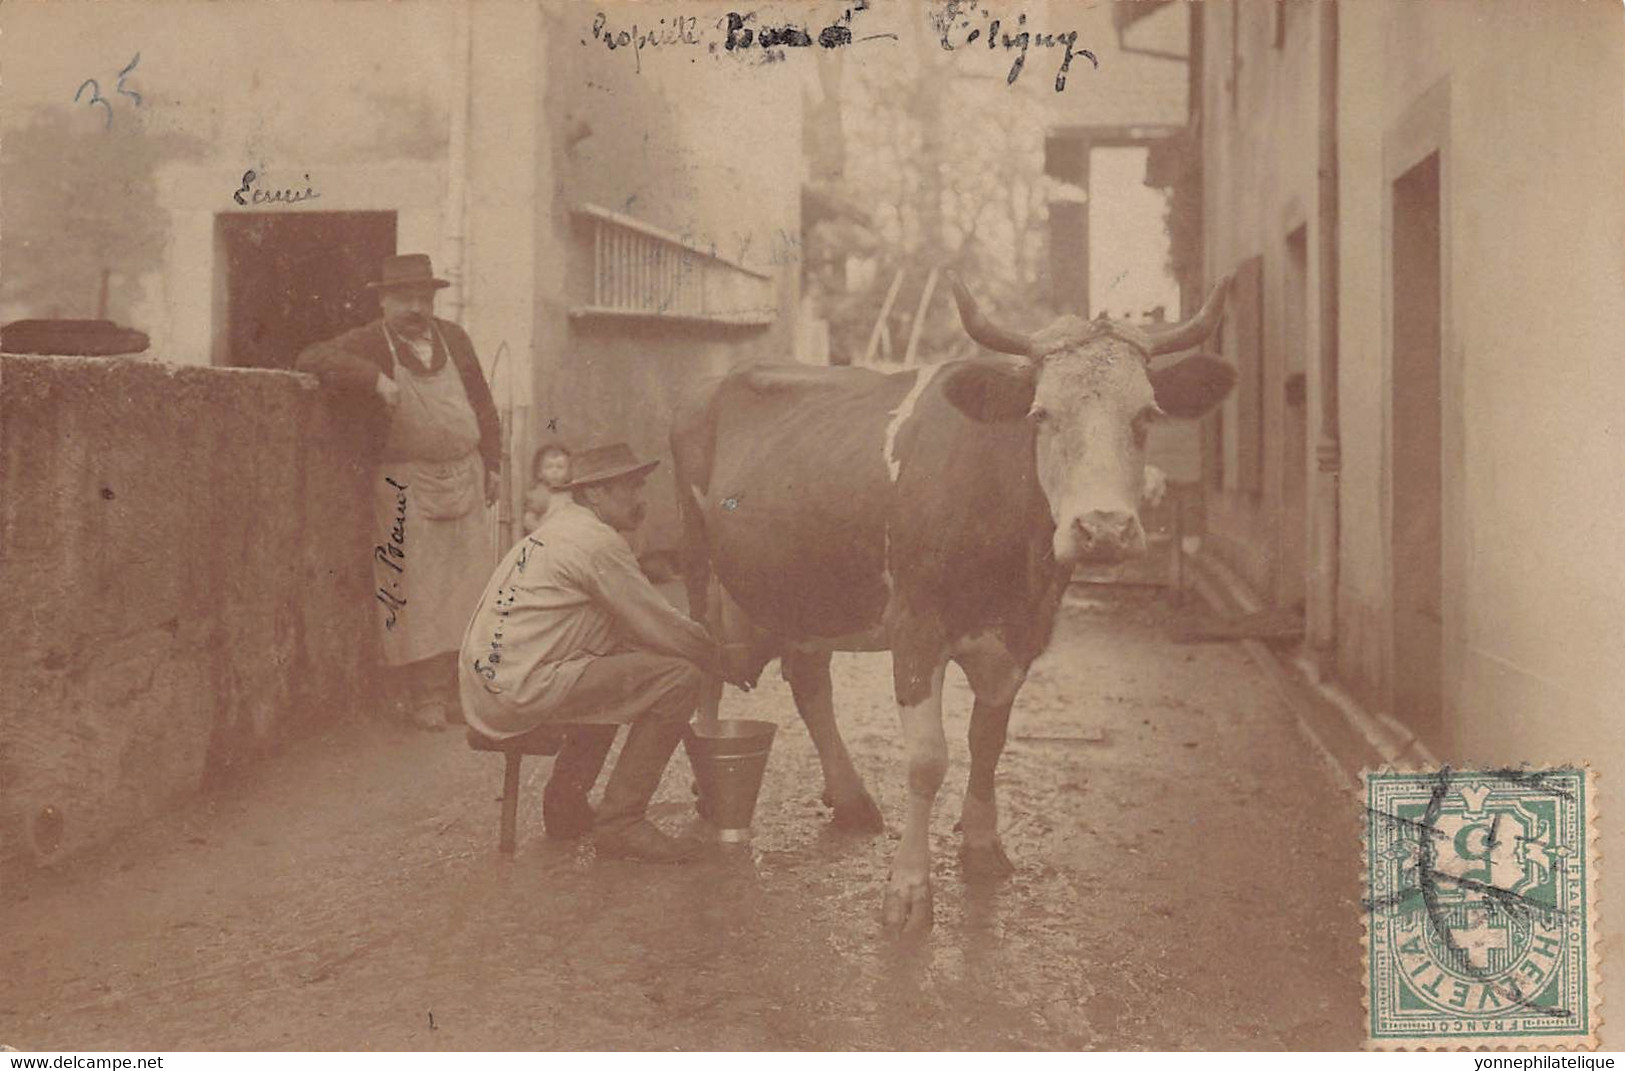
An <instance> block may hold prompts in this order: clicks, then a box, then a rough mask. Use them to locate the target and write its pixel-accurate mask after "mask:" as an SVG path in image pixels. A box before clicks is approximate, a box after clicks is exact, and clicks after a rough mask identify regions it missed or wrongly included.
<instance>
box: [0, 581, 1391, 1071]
mask: <svg viewBox="0 0 1625 1071" xmlns="http://www.w3.org/2000/svg"><path fill="white" fill-rule="evenodd" d="M1176 624H1177V615H1175V614H1174V613H1173V612H1171V611H1170V610H1168V609H1166V608H1165V607H1164V605H1163V603H1162V602H1161V601H1160V597H1158V596H1154V595H1151V594H1148V593H1145V592H1134V591H1129V592H1126V593H1119V594H1116V595H1112V596H1110V597H1107V596H1106V595H1105V593H1104V591H1103V589H1090V590H1089V591H1087V592H1081V593H1076V594H1073V595H1070V596H1069V597H1068V601H1067V605H1066V606H1065V608H1064V609H1063V611H1062V614H1061V618H1060V621H1059V623H1058V628H1057V633H1056V640H1055V643H1054V646H1053V647H1052V649H1051V650H1050V652H1049V653H1048V654H1047V655H1046V656H1045V657H1044V658H1043V659H1042V660H1040V661H1039V662H1038V663H1037V664H1036V665H1035V666H1034V667H1033V671H1032V673H1031V676H1030V678H1029V681H1028V684H1027V686H1026V687H1025V689H1024V690H1023V691H1022V694H1021V697H1020V698H1019V699H1018V700H1017V704H1016V710H1015V715H1014V717H1013V718H1012V722H1011V739H1010V744H1009V747H1008V749H1007V750H1006V752H1005V756H1004V760H1003V763H1002V764H1001V766H1000V771H999V790H1000V792H1001V805H1002V808H1003V814H1002V817H1001V827H1002V828H1003V829H1004V831H1005V834H1004V836H1005V844H1006V847H1007V849H1008V851H1009V853H1010V855H1011V858H1012V859H1013V860H1014V861H1015V862H1016V864H1017V866H1018V867H1019V872H1018V874H1017V875H1016V876H1015V877H1014V878H1012V879H1010V880H1009V881H1006V882H1004V883H1002V884H1000V885H998V886H996V887H992V888H973V887H969V886H966V885H965V884H964V883H962V882H961V881H960V878H959V874H958V866H957V862H956V860H955V854H954V852H955V848H956V846H957V836H956V834H954V832H953V824H954V821H955V819H956V818H957V816H958V813H959V801H960V798H961V795H962V793H963V790H964V782H965V773H966V763H967V757H966V748H965V743H964V734H965V728H966V725H967V722H968V720H969V711H970V697H969V692H968V690H967V689H966V688H965V686H964V681H963V679H962V678H961V677H960V676H959V675H958V671H957V670H953V669H950V671H949V696H948V701H947V703H946V717H947V721H948V727H949V741H950V746H951V755H952V760H953V762H952V768H951V770H950V773H949V776H948V782H947V784H946V786H945V788H944V792H943V795H942V796H941V797H940V798H939V800H938V804H937V811H936V818H935V822H934V825H933V838H932V839H933V850H934V853H935V854H934V858H935V868H934V877H935V882H936V887H937V893H936V928H935V930H934V931H933V932H932V933H931V934H930V935H929V936H927V937H925V938H924V939H923V940H917V941H906V942H904V941H899V940H896V939H892V938H888V937H886V936H885V935H883V934H882V933H881V930H880V926H879V909H880V902H881V895H882V891H883V888H884V883H885V879H886V867H887V860H888V858H889V856H890V853H891V851H892V850H893V848H894V847H895V844H896V839H895V838H896V836H897V830H896V829H895V828H894V829H893V830H892V831H891V832H890V833H889V834H888V835H883V836H877V837H863V836H859V837H852V836H843V835H837V834H835V833H833V832H831V831H830V830H829V828H828V821H827V819H828V814H827V812H826V811H825V810H824V808H823V807H822V806H821V805H820V804H819V802H818V796H819V790H820V787H821V783H820V778H819V774H818V765H817V761H816V759H815V758H814V754H813V750H812V746H811V743H810V742H809V741H808V739H807V736H806V734H805V732H803V731H802V730H801V728H800V726H799V723H798V722H797V721H796V719H795V714H794V708H793V707H792V705H791V703H790V698H789V691H788V689H787V688H786V687H785V686H784V684H783V682H782V681H780V680H779V679H778V676H777V672H776V670H775V669H770V670H769V672H768V673H767V674H766V675H764V677H763V681H762V687H761V688H760V689H758V690H757V691H756V692H754V693H752V694H750V695H740V694H738V693H730V694H729V696H728V697H727V699H726V701H725V706H724V709H723V714H724V716H733V717H757V718H769V719H772V720H775V721H777V722H779V723H780V725H781V731H780V733H779V737H778V741H777V743H776V744H775V745H774V749H773V753H772V759H771V762H770V765H769V768H768V775H767V776H768V780H767V783H766V785H765V786H764V788H763V791H762V799H761V802H760V804H759V806H758V809H757V820H756V837H755V841H754V843H753V844H752V845H750V846H749V847H745V848H736V849H731V850H719V853H718V855H717V856H716V857H715V858H713V859H710V860H708V861H706V862H704V863H701V864H698V865H695V866H690V867H665V868H660V867H651V866H648V865H643V864H637V863H628V862H610V861H604V862H600V861H598V860H597V859H595V858H594V856H593V853H592V850H591V847H590V846H589V845H587V844H581V845H575V846H561V845H558V844H555V843H553V842H550V841H548V840H546V839H544V838H543V837H542V835H541V822H540V799H541V787H542V785H543V783H544V781H545V779H546V775H547V772H548V768H549V765H550V763H549V760H546V759H532V760H529V761H527V763H526V766H525V773H524V782H525V795H524V799H523V803H522V805H521V812H520V830H519V834H520V842H519V849H518V852H517V853H516V854H515V855H514V856H513V857H512V858H505V857H502V856H499V855H498V854H497V852H496V850H495V847H496V833H497V829H496V826H497V806H496V803H495V797H496V796H497V794H498V793H499V791H500V784H501V760H500V758H499V757H497V756H494V755H489V754H478V753H473V752H470V751H469V750H467V748H466V747H465V746H464V744H463V742H462V738H461V734H460V733H450V732H447V733H440V734H421V733H410V732H407V731H405V730H399V729H395V728H392V727H384V726H371V725H359V726H349V727H345V728H342V729H336V730H334V731H332V732H329V733H327V734H326V735H323V736H321V737H319V738H315V739H311V740H307V741H304V742H301V743H300V744H298V745H296V746H294V747H292V748H290V749H289V750H288V751H287V752H286V753H285V754H283V755H281V756H279V757H277V758H275V759H273V760H271V761H269V762H267V763H264V764H262V765H261V766H259V767H258V768H257V769H256V770H255V771H253V773H252V774H251V775H249V777H248V778H247V779H245V780H244V781H243V782H242V783H240V784H238V785H236V786H234V787H233V788H232V789H231V790H230V791H228V792H224V793H221V794H218V795H215V796H213V797H211V798H208V799H205V800H200V801H199V803H198V804H197V806H196V807H194V808H192V809H190V810H189V811H186V812H184V813H180V814H176V815H173V816H171V817H168V818H165V819H163V820H161V821H159V822H157V823H154V824H152V825H150V826H149V827H147V828H146V829H144V830H143V831H142V832H141V833H140V834H139V835H138V836H136V837H134V838H131V839H130V840H129V841H127V842H125V843H123V844H121V845H119V846H117V847H116V848H114V849H113V850H111V851H109V852H107V853H104V854H103V855H101V856H99V857H97V858H95V859H90V860H86V861H84V862H81V863H79V864H77V865H75V866H74V867H72V868H71V869H69V870H66V871H64V872H62V873H58V874H50V875H46V876H45V877H44V878H42V879H39V880H34V881H31V882H30V883H28V885H27V886H26V887H23V888H22V889H21V891H20V892H19V891H17V887H16V886H14V887H13V890H12V893H11V896H10V899H9V900H8V902H6V903H5V904H4V905H3V906H0V932H3V933H4V935H5V936H4V940H3V941H0V1042H3V1043H7V1044H10V1045H13V1046H16V1047H18V1048H23V1049H36V1050H38V1049H55V1050H58V1051H63V1050H82V1049H126V1050H190V1049H212V1048H228V1049H243V1048H246V1049H279V1048H292V1049H511V1048H518V1049H533V1048H547V1049H551V1048H633V1049H701V1048H705V1049H709V1048H722V1049H781V1048H788V1049H813V1048H831V1049H848V1048H922V1049H936V1048H950V1049H960V1048H1015V1049H1026V1048H1033V1049H1054V1048H1064V1049H1073V1048H1113V1049H1115V1048H1158V1049H1161V1048H1175V1049H1180V1048H1206V1049H1228V1048H1338V1049H1346V1048H1352V1047H1357V1046H1358V1044H1359V1042H1360V1038H1361V1031H1360V1022H1361V1006H1360V996H1361V994H1360V982H1359V964H1360V918H1359V914H1358V909H1357V906H1356V903H1357V896H1358V887H1357V876H1358V866H1359V839H1358V828H1359V826H1358V812H1357V810H1356V806H1355V801H1354V800H1353V799H1352V798H1351V797H1350V796H1348V795H1347V794H1346V793H1342V792H1339V791H1337V790H1334V788H1333V787H1332V782H1331V781H1330V779H1329V777H1328V776H1327V774H1326V772H1325V771H1324V770H1323V768H1322V767H1321V766H1320V765H1319V764H1318V760H1317V759H1316V758H1315V757H1314V754H1313V752H1312V751H1311V750H1310V748H1309V746H1308V745H1307V744H1306V743H1305V742H1304V741H1303V740H1302V739H1301V738H1300V737H1299V735H1298V733H1297V731H1296V729H1295V728H1294V723H1293V720H1292V716H1291V714H1290V713H1289V712H1288V711H1287V710H1286V709H1285V708H1284V707H1283V706H1282V705H1281V704H1280V703H1279V701H1278V700H1277V699H1276V697H1275V695H1274V693H1273V692H1272V691H1270V689H1269V686H1268V684H1267V683H1266V681H1265V680H1264V678H1263V677H1262V676H1261V675H1260V674H1259V673H1258V671H1257V670H1256V669H1255V668H1254V667H1253V665H1252V664H1251V663H1250V662H1249V661H1248V660H1247V657H1246V656H1245V654H1244V653H1243V652H1242V651H1241V649H1240V648H1239V647H1236V646H1234V645H1207V646H1180V645H1176V644H1174V643H1173V642H1171V640H1170V639H1169V637H1170V635H1171V633H1172V631H1173V628H1174V626H1175V625H1176ZM834 672H835V688H836V701H837V704H838V709H839V710H840V712H841V721H842V725H843V728H844V730H845V733H846V738H847V741H848V744H849V746H850V747H851V749H852V752H853V755H854V759H855V761H856V762H857V765H858V767H859V769H860V770H861V771H862V772H863V774H864V776H865V777H866V779H867V780H868V783H869V785H870V788H871V791H872V792H874V794H875V796H876V798H877V799H878V800H879V801H880V803H881V806H882V808H883V810H884V811H885V812H886V815H887V818H888V821H890V822H893V823H899V822H900V821H901V809H902V808H901V804H902V793H903V785H904V781H903V778H904V771H903V765H902V747H901V744H900V741H899V734H898V732H897V730H896V715H895V712H894V710H893V708H892V706H891V704H890V701H889V699H888V692H889V683H890V671H889V668H888V663H887V660H886V657H885V656H883V655H846V656H837V658H836V661H835V670H834ZM612 761H613V760H612ZM688 786H689V777H688V772H687V769H686V762H685V760H684V759H683V758H682V757H681V753H680V752H679V757H678V758H677V759H676V760H674V765H673V767H672V768H671V769H670V770H669V771H668V775H667V778H666V782H665V784H664V785H663V786H662V789H661V793H660V796H659V797H658V798H657V806H656V818H657V820H659V821H661V822H663V823H664V824H666V825H668V826H678V825H681V824H682V823H683V822H685V821H686V820H687V817H688V815H689V814H691V813H692V807H691V805H690V802H689V799H690V797H689V787H688Z"/></svg>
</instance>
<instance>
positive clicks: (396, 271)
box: [367, 253, 451, 290]
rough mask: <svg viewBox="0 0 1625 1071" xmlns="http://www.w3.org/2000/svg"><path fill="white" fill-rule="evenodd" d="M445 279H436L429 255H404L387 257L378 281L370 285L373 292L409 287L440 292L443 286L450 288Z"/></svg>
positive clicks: (368, 285)
mask: <svg viewBox="0 0 1625 1071" xmlns="http://www.w3.org/2000/svg"><path fill="white" fill-rule="evenodd" d="M450 285H451V284H450V283H448V282H447V281H446V280H444V279H436V278H435V276H434V267H433V266H432V265H431V264H430V263H429V254H427V253H403V254H402V255H400V256H398V257H386V258H384V263H383V266H382V268H381V269H380V271H379V278H378V281H377V282H375V283H368V284H367V287H368V288H369V289H372V290H404V289H407V288H409V287H412V288H419V289H421V288H424V287H432V288H433V289H435V290H439V289H440V288H441V287H443V286H450Z"/></svg>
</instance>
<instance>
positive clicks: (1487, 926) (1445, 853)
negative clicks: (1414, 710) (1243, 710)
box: [1364, 767, 1598, 1049]
mask: <svg viewBox="0 0 1625 1071" xmlns="http://www.w3.org/2000/svg"><path fill="white" fill-rule="evenodd" d="M1365 787H1366V825H1365V864H1366V900H1365V905H1364V906H1365V918H1366V960H1367V962H1366V971H1365V985H1366V1005H1367V1014H1368V1019H1367V1023H1366V1026H1367V1032H1368V1034H1369V1036H1370V1042H1369V1044H1370V1045H1371V1047H1373V1048H1380V1049H1454V1048H1478V1047H1481V1046H1484V1047H1490V1048H1513V1047H1531V1048H1544V1047H1553V1046H1580V1047H1595V1045H1596V1030H1597V1023H1596V1019H1597V1007H1596V1004H1595V994H1596V993H1597V989H1598V986H1597V967H1598V963H1597V958H1596V956H1595V955H1594V954H1593V944H1594V933H1595V930H1596V925H1595V916H1594V907H1595V903H1594V901H1595V890H1594V888H1593V884H1592V882H1593V875H1594V871H1595V869H1596V867H1595V862H1596V861H1595V843H1596V841H1595V813H1594V811H1593V810H1592V807H1593V801H1594V797H1595V792H1594V789H1593V785H1592V779H1591V774H1590V771H1589V770H1586V769H1580V768H1575V767H1556V768H1551V769H1508V770H1452V769H1450V768H1449V767H1445V768H1443V769H1440V770H1435V771H1432V772H1427V773H1396V772H1391V771H1383V772H1380V773H1370V772H1368V773H1367V774H1366V775H1365Z"/></svg>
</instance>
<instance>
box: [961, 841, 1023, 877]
mask: <svg viewBox="0 0 1625 1071" xmlns="http://www.w3.org/2000/svg"><path fill="white" fill-rule="evenodd" d="M959 872H960V874H961V875H962V876H963V877H964V879H965V880H966V881H1003V880H1004V879H1005V878H1008V877H1009V876H1010V875H1012V874H1014V873H1015V872H1016V864H1014V863H1012V862H1011V861H1010V857H1009V856H1008V855H1005V854H1004V845H1003V844H1000V843H999V842H998V841H997V840H995V841H994V842H993V843H992V844H981V845H977V844H961V845H960V846H959Z"/></svg>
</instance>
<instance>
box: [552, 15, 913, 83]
mask: <svg viewBox="0 0 1625 1071" xmlns="http://www.w3.org/2000/svg"><path fill="white" fill-rule="evenodd" d="M867 10H869V0H858V2H857V3H855V4H853V5H852V6H851V7H850V8H848V9H847V10H846V12H845V13H844V14H843V15H842V16H841V17H840V18H839V19H836V20H835V21H834V22H832V23H830V24H829V25H828V26H825V27H823V28H822V29H820V30H819V31H818V32H817V33H816V34H814V33H813V32H812V31H811V30H810V29H808V28H807V27H805V26H800V25H796V24H795V23H785V24H784V25H780V26H768V25H763V24H761V23H759V22H758V20H757V17H756V12H754V11H748V12H745V13H743V14H741V13H740V12H737V11H730V12H728V13H727V14H726V15H723V16H722V17H721V18H718V19H717V20H716V21H715V22H713V23H709V24H702V23H701V22H700V20H699V17H698V16H694V15H679V16H675V17H672V18H661V19H658V20H656V22H655V24H654V25H653V26H652V27H651V26H640V25H639V24H638V23H635V22H634V23H632V24H631V25H630V26H629V27H616V26H614V25H612V24H611V23H610V21H609V16H608V15H606V14H604V13H603V12H602V11H600V12H598V13H597V14H596V15H594V16H593V20H592V40H593V42H595V43H597V44H601V45H602V46H603V47H604V48H605V49H607V50H608V51H610V52H616V51H620V50H623V49H625V50H630V51H631V52H632V56H633V63H634V64H635V66H636V69H637V70H638V72H639V73H640V74H641V73H642V71H643V52H644V50H645V49H650V48H664V49H668V50H675V49H679V48H689V49H691V50H695V51H699V50H703V51H705V52H707V53H710V54H712V55H729V54H738V53H742V52H746V51H749V50H751V49H756V50H759V51H760V52H761V53H762V55H763V57H764V58H765V59H767V60H770V61H771V60H778V59H782V58H783V55H784V53H783V50H784V49H786V48H812V47H814V46H817V47H819V48H825V49H831V48H842V47H844V46H846V45H851V44H853V43H855V42H860V41H872V40H877V39H881V38H886V39H890V40H896V39H897V35H896V34H891V33H877V34H869V35H867V36H865V37H855V36H854V35H853V33H852V19H853V16H854V15H856V14H857V13H859V12H862V11H867ZM580 40H581V43H582V44H583V45H586V44H587V43H588V41H587V38H586V37H582V38H581V39H580ZM719 46H720V48H721V52H720V53H719V52H718V48H719ZM689 62H691V63H692V62H693V59H692V58H691V59H690V61H689Z"/></svg>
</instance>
